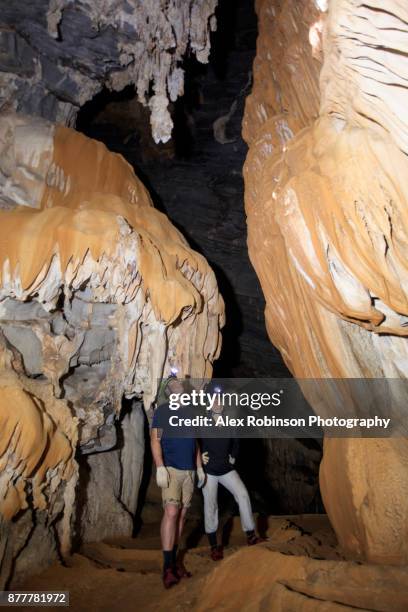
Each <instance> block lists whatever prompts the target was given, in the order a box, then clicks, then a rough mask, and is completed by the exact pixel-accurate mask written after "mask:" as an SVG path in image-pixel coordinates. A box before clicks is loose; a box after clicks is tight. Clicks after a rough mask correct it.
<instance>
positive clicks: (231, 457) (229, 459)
mask: <svg viewBox="0 0 408 612" xmlns="http://www.w3.org/2000/svg"><path fill="white" fill-rule="evenodd" d="M228 461H229V462H230V464H231V465H234V464H235V457H233V456H232V455H228Z"/></svg>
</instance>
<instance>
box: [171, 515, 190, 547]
mask: <svg viewBox="0 0 408 612" xmlns="http://www.w3.org/2000/svg"><path fill="white" fill-rule="evenodd" d="M187 510H188V508H184V507H183V508H182V509H181V510H180V514H179V516H178V522H177V531H176V539H175V541H174V543H175V544H178V543H179V541H180V539H181V535H182V533H183V529H184V523H185V521H186V514H187Z"/></svg>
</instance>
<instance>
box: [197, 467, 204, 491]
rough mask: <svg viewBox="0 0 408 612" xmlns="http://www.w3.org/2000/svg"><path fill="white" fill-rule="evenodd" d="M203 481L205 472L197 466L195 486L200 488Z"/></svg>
mask: <svg viewBox="0 0 408 612" xmlns="http://www.w3.org/2000/svg"><path fill="white" fill-rule="evenodd" d="M204 483H205V472H204V470H203V468H202V467H199V468H197V487H198V488H199V489H201V487H203V486H204Z"/></svg>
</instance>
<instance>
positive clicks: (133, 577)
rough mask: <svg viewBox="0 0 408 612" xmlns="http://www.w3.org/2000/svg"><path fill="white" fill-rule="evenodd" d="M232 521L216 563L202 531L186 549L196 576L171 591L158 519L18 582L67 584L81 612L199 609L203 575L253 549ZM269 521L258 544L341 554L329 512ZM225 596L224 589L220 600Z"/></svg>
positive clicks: (49, 586) (191, 528)
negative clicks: (163, 573) (263, 540)
mask: <svg viewBox="0 0 408 612" xmlns="http://www.w3.org/2000/svg"><path fill="white" fill-rule="evenodd" d="M228 527H230V529H231V531H230V533H229V536H228V539H229V542H228V545H227V546H226V547H225V550H224V554H225V559H224V561H221V562H217V563H215V562H213V561H212V560H211V559H210V557H209V552H208V551H209V549H208V546H207V544H206V539H205V537H203V536H201V537H200V539H199V540H198V542H197V545H196V546H195V547H194V548H190V549H189V550H187V551H186V554H185V558H184V561H185V565H186V567H187V568H188V569H189V570H190V571H191V572H192V573H193V577H192V578H190V579H184V580H182V581H181V583H180V584H179V585H177V586H176V587H173V588H172V589H171V590H170V591H165V590H164V588H163V587H162V583H161V562H162V555H161V551H160V539H159V524H158V523H152V524H148V525H145V526H144V527H143V529H142V530H141V533H140V535H139V536H138V537H137V538H133V539H132V538H116V539H114V540H107V541H104V542H99V543H94V544H87V545H85V546H84V547H83V549H82V551H81V554H74V555H73V556H72V557H71V558H70V559H69V561H68V565H69V566H68V567H64V566H63V565H60V564H54V565H52V566H51V567H50V568H48V569H47V570H46V571H44V572H43V573H41V574H40V575H38V576H35V577H33V578H31V579H30V580H28V581H26V582H25V583H24V584H22V585H19V588H21V589H27V590H29V589H38V590H57V589H61V590H67V591H69V592H70V607H71V608H72V609H74V610H75V611H78V612H82V611H84V612H85V611H87V612H88V611H90V610H92V611H95V612H96V611H99V610H100V611H106V612H108V611H111V610H117V609H120V610H134V609H136V607H137V608H143V609H145V610H164V609H165V608H171V609H176V610H191V609H195V608H196V607H197V606H198V605H200V600H201V597H200V593H201V591H202V588H203V586H204V581H205V580H206V579H208V577H209V576H210V575H211V574H212V573H213V572H218V573H219V572H220V571H222V567H223V565H224V564H225V562H226V560H227V559H230V558H232V557H233V556H234V555H235V556H236V557H237V564H239V553H240V551H241V550H242V549H243V547H245V548H244V550H245V549H247V550H249V547H247V546H246V545H245V538H244V535H243V534H242V532H241V529H240V524H239V519H238V518H237V517H235V518H234V519H233V520H232V521H231V524H230V525H229V526H228ZM265 527H266V533H267V535H268V537H269V540H268V541H267V542H266V543H264V544H261V545H258V547H259V548H260V547H262V548H264V549H266V550H271V551H272V550H273V551H276V550H279V551H280V552H282V553H284V554H285V553H287V554H290V555H294V554H295V555H296V554H297V555H302V554H303V555H307V556H309V555H312V556H317V557H320V558H325V559H340V558H341V555H340V552H339V551H338V550H337V546H336V540H335V536H334V534H333V532H332V530H331V528H330V525H329V524H328V521H327V518H326V516H320V515H304V516H299V517H276V518H275V517H269V519H268V521H267V525H265ZM196 528H197V522H196V521H190V522H187V524H186V533H187V537H190V538H191V537H192V536H194V532H195V531H196ZM312 533H313V535H312ZM258 547H257V548H258ZM251 552H252V553H255V556H256V554H257V553H258V551H255V550H251ZM231 560H232V561H233V559H231ZM237 569H238V566H237ZM237 579H239V571H237ZM221 600H222V594H221V593H220V603H221ZM244 608H245V605H244V602H243V606H242V609H244Z"/></svg>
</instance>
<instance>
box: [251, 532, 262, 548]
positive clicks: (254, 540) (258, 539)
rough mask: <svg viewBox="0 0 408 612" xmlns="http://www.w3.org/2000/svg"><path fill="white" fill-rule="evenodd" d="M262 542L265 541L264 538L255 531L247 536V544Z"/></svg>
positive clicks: (253, 544) (252, 544)
mask: <svg viewBox="0 0 408 612" xmlns="http://www.w3.org/2000/svg"><path fill="white" fill-rule="evenodd" d="M262 542H266V538H261V537H260V536H257V535H256V534H255V533H254V534H253V535H250V536H248V537H247V544H248V546H255V544H261V543H262Z"/></svg>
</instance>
